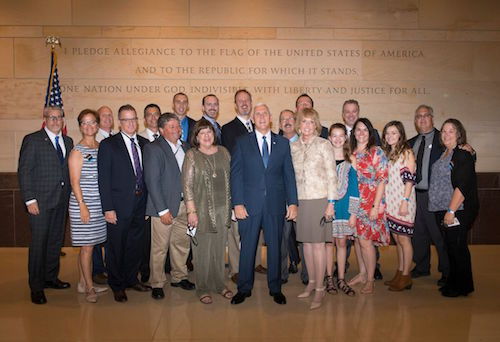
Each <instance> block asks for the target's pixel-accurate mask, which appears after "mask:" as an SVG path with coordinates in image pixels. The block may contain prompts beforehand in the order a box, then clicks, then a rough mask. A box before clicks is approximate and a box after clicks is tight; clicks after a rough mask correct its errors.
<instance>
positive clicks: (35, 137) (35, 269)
mask: <svg viewBox="0 0 500 342" xmlns="http://www.w3.org/2000/svg"><path fill="white" fill-rule="evenodd" d="M43 119H44V121H45V127H44V128H42V129H41V130H39V131H36V132H34V133H31V134H28V135H27V136H25V137H24V139H23V143H22V145H21V151H20V154H19V167H18V171H17V173H18V177H19V186H20V188H21V194H22V196H23V200H24V202H25V203H26V207H27V209H28V213H29V221H30V227H31V243H30V247H29V261H28V272H29V285H30V289H31V301H32V302H33V303H34V304H45V303H46V302H47V299H46V297H45V293H44V288H53V289H66V288H69V287H70V284H69V283H66V282H63V281H61V280H59V278H58V275H59V254H60V252H61V246H62V242H63V234H64V226H65V223H66V214H67V211H68V202H69V194H70V192H71V188H70V182H69V170H68V158H67V157H68V156H69V153H70V151H71V149H72V148H73V140H71V138H69V137H67V136H64V135H62V134H61V129H62V127H63V125H64V112H63V110H62V108H59V107H46V108H44V110H43Z"/></svg>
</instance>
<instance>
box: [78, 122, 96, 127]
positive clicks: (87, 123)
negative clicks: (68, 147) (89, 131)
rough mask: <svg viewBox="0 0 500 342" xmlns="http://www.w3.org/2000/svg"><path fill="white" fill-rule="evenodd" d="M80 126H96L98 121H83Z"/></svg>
mask: <svg viewBox="0 0 500 342" xmlns="http://www.w3.org/2000/svg"><path fill="white" fill-rule="evenodd" d="M80 125H82V126H96V125H97V121H82V122H80Z"/></svg>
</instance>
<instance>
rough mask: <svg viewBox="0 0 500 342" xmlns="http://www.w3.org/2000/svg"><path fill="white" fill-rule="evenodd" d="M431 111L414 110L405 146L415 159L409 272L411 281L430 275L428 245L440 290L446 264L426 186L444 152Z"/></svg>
mask: <svg viewBox="0 0 500 342" xmlns="http://www.w3.org/2000/svg"><path fill="white" fill-rule="evenodd" d="M433 112H434V111H433V109H432V107H430V106H427V105H420V106H418V108H417V110H416V111H415V128H416V129H417V132H418V133H419V134H418V135H416V136H414V137H413V138H411V139H410V140H408V143H409V144H410V146H411V147H412V148H413V152H414V153H415V158H416V159H417V171H416V174H417V181H416V186H415V190H416V195H417V215H416V217H415V231H414V233H413V239H412V243H413V261H414V262H415V268H414V269H413V270H412V271H411V274H412V277H413V278H418V277H422V276H428V275H430V267H431V251H430V247H431V242H433V243H434V245H435V246H436V250H437V254H438V259H439V264H438V270H439V271H440V272H441V274H442V277H441V279H439V281H438V285H440V286H443V285H444V284H445V283H446V278H447V276H448V274H449V269H450V266H449V260H448V254H447V253H446V249H445V243H444V240H443V236H442V235H441V231H440V229H439V226H438V225H437V222H436V219H435V215H434V213H432V212H430V211H429V209H428V208H429V194H428V190H429V182H430V179H431V177H430V176H431V170H432V164H434V162H435V161H436V160H438V159H439V157H440V156H441V154H442V153H443V152H444V147H443V146H442V145H441V142H440V138H439V135H440V133H439V130H437V129H436V128H435V127H434V120H433Z"/></svg>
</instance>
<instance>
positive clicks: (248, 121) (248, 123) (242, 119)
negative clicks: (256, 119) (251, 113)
mask: <svg viewBox="0 0 500 342" xmlns="http://www.w3.org/2000/svg"><path fill="white" fill-rule="evenodd" d="M236 117H237V118H238V120H240V121H241V123H242V124H243V125H245V128H246V129H247V131H248V132H253V126H252V120H250V119H248V120H247V119H245V118H243V117H242V116H239V115H236ZM249 127H250V130H249Z"/></svg>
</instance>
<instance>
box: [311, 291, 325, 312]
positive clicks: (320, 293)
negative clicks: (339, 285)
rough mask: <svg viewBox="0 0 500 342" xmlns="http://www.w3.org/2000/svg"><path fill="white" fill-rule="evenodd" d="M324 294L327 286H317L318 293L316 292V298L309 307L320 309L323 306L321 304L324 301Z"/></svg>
mask: <svg viewBox="0 0 500 342" xmlns="http://www.w3.org/2000/svg"><path fill="white" fill-rule="evenodd" d="M324 296H325V287H322V288H319V289H318V288H317V289H316V293H315V294H314V299H313V301H312V303H311V306H310V307H309V309H311V310H315V309H318V308H319V307H320V306H321V304H322V303H323V297H324Z"/></svg>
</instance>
